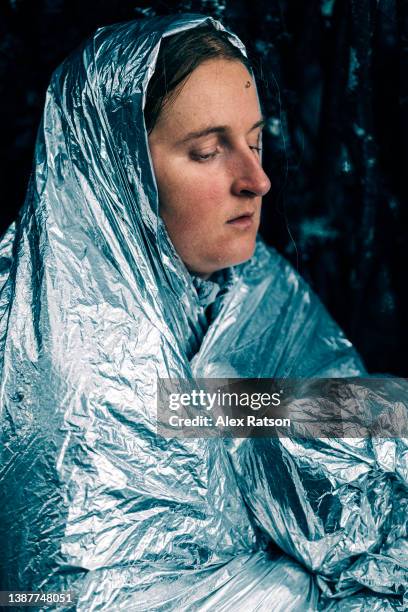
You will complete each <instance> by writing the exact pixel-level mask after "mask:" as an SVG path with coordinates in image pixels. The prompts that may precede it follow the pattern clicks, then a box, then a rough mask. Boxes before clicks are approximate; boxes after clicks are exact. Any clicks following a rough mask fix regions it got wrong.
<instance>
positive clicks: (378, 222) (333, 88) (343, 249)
mask: <svg viewBox="0 0 408 612" xmlns="http://www.w3.org/2000/svg"><path fill="white" fill-rule="evenodd" d="M174 12H200V13H205V14H209V15H212V16H214V17H217V18H218V19H221V20H222V21H223V23H224V24H225V25H226V26H228V27H230V28H231V29H232V30H233V31H235V32H237V33H238V35H239V36H240V37H241V38H242V39H243V41H244V42H245V43H246V44H247V47H248V50H249V53H250V55H251V58H252V59H253V62H254V64H255V66H256V72H257V78H258V83H259V87H260V91H261V96H262V99H263V106H264V113H265V116H266V118H267V129H266V133H265V138H264V164H265V168H266V170H267V172H268V174H269V176H270V177H271V179H272V189H271V192H270V194H269V195H268V196H267V197H266V198H265V203H264V213H263V223H262V234H263V236H264V238H265V239H266V240H267V241H268V242H269V243H271V244H273V245H275V246H276V247H277V248H278V249H279V250H280V251H281V252H282V253H284V254H285V255H286V256H287V257H288V258H289V259H290V260H291V261H292V263H293V264H294V265H295V266H296V267H297V268H298V270H299V271H300V272H301V274H302V275H303V276H304V277H305V278H306V279H307V280H308V281H309V282H310V283H311V284H312V286H313V287H314V289H315V290H316V291H317V292H318V293H319V295H320V296H321V298H322V300H323V301H324V302H325V304H326V305H327V307H328V308H329V310H330V312H331V313H332V314H333V316H334V317H335V319H336V320H337V321H338V322H339V323H340V325H341V326H342V327H343V328H344V330H345V332H346V334H347V335H348V337H349V338H350V339H351V340H352V341H353V342H354V343H355V345H356V347H357V348H358V350H359V351H360V352H361V354H362V356H363V358H364V359H365V361H366V364H367V366H368V367H369V369H370V370H371V371H377V372H380V371H381V372H390V373H394V374H397V375H403V376H406V375H407V374H408V366H407V365H406V364H405V359H404V356H405V346H406V345H407V340H408V338H407V325H406V320H405V314H404V313H406V312H408V308H407V306H408V303H407V298H408V293H407V289H406V280H405V274H404V270H403V261H404V258H405V255H406V251H405V248H406V247H405V236H406V233H407V229H408V223H407V214H408V213H407V206H406V203H407V191H408V187H407V182H406V180H405V172H406V167H407V166H406V163H407V157H408V152H407V149H408V138H407V136H408V134H407V130H408V78H407V77H408V3H407V2H405V1H404V2H402V1H401V2H399V0H307V1H306V2H297V1H296V0H256V2H250V1H249V0H184V1H180V2H172V3H170V2H164V1H159V0H158V1H153V0H152V1H151V2H138V1H136V2H133V1H132V2H131V1H129V0H120V1H119V0H98V1H95V0H89V1H84V0H82V1H81V2H79V1H78V0H8V2H7V1H6V2H5V1H4V0H3V4H2V5H1V7H0V93H1V95H0V106H1V125H2V138H1V148H0V156H1V159H0V168H1V172H2V181H1V185H2V199H3V204H2V219H1V221H2V228H1V229H2V230H4V229H5V227H6V225H7V224H8V223H9V222H10V221H11V220H12V219H13V218H14V217H15V214H16V210H17V209H18V208H19V207H20V205H21V202H22V201H23V198H24V192H25V188H26V184H27V179H28V175H29V171H30V165H31V158H32V152H33V147H34V141H35V133H36V129H37V126H38V122H39V119H40V115H41V111H42V107H43V103H44V96H45V90H46V87H47V84H48V81H49V78H50V75H51V72H52V70H53V69H54V68H55V67H56V66H57V65H58V64H59V63H60V62H61V61H62V60H63V59H64V57H65V56H66V55H67V54H68V53H69V52H70V51H71V50H72V49H73V48H75V47H76V46H77V45H78V44H79V43H80V42H81V41H82V39H83V38H85V37H86V36H88V35H89V34H91V33H92V32H93V31H94V30H95V29H96V28H97V27H100V26H102V25H107V24H109V23H114V22H117V21H124V20H128V19H133V18H136V17H138V18H143V17H144V16H149V15H153V14H159V15H162V14H168V13H174Z"/></svg>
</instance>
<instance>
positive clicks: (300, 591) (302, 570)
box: [0, 15, 398, 611]
mask: <svg viewBox="0 0 408 612" xmlns="http://www.w3.org/2000/svg"><path fill="white" fill-rule="evenodd" d="M206 22H207V23H212V24H213V25H214V27H215V28H222V25H221V24H220V23H218V22H216V21H214V20H212V19H210V18H208V17H203V16H196V15H178V16H173V17H167V18H154V19H146V20H142V21H134V22H130V23H124V24H118V25H113V26H109V27H106V28H101V29H99V30H98V31H97V32H96V33H95V35H94V36H93V37H92V38H91V39H90V40H89V41H87V42H86V43H85V44H84V45H83V46H82V47H81V48H80V49H79V50H78V51H76V52H75V53H74V54H73V55H72V56H71V57H70V58H69V59H68V60H67V61H66V62H64V63H63V64H62V66H61V67H60V68H58V69H57V70H56V72H55V73H54V75H53V77H52V81H51V84H50V86H49V89H48V91H47V97H46V104H45V110H44V116H43V120H42V123H41V126H40V130H39V134H38V140H37V145H36V151H35V162H34V171H33V175H32V179H31V182H30V185H29V189H28V194H27V199H26V202H25V205H24V207H23V209H22V212H21V214H20V216H19V219H18V221H17V223H16V224H15V226H14V225H13V226H12V227H11V228H10V230H9V231H8V232H7V233H6V235H5V236H4V237H3V240H2V242H1V245H0V263H1V268H0V281H1V284H0V291H1V293H0V358H1V362H0V367H1V387H0V392H1V405H0V406H1V436H2V440H1V442H2V444H1V447H0V448H1V451H0V452H1V471H0V482H1V486H2V499H3V500H4V502H3V503H2V509H1V520H0V532H1V533H0V535H1V539H2V543H3V550H2V555H1V557H0V570H1V575H2V582H1V585H2V588H3V589H4V590H24V591H28V590H32V591H34V590H38V589H41V590H43V591H65V590H68V589H70V590H72V592H73V593H74V594H75V596H76V597H77V598H78V603H77V604H76V606H75V607H76V609H78V610H87V611H89V610H105V609H106V610H111V609H115V610H116V609H117V610H120V609H123V610H132V609H134V610H156V609H157V610H165V609H166V610H169V609H177V610H181V609H189V610H190V609H203V610H205V609H208V610H213V609H217V610H228V609H234V610H239V609H242V610H250V609H255V608H256V609H259V610H268V609H271V607H273V609H274V610H280V609H281V610H285V611H287V610H298V609H316V606H317V601H318V598H319V597H320V594H321V591H322V590H325V594H326V596H332V595H334V596H336V595H337V594H338V592H337V591H338V589H337V591H336V584H337V583H336V580H337V582H339V580H340V573H341V571H342V570H348V571H349V573H348V574H347V576H346V575H344V574H343V577H342V578H343V583H344V585H345V587H344V588H345V592H347V594H350V592H353V590H354V591H355V590H358V589H359V588H360V587H361V580H360V583H359V582H358V579H357V578H356V577H355V576H354V577H353V574H352V572H351V570H350V567H351V561H350V560H354V557H355V550H356V547H355V540H356V539H360V540H361V539H364V534H363V533H362V532H361V530H360V531H359V530H357V531H356V535H355V538H354V540H353V536H352V535H350V537H349V539H348V540H347V539H346V540H345V541H346V544H345V545H344V547H343V549H342V554H341V555H340V554H338V550H337V549H336V547H335V545H338V542H339V538H337V539H336V541H335V542H334V543H333V538H330V537H324V536H325V535H327V534H326V526H325V525H322V523H321V520H322V519H321V517H320V515H319V510H318V503H317V501H316V504H317V506H316V507H315V506H310V507H309V511H310V512H311V513H312V516H314V515H313V513H316V517H317V518H316V521H318V522H319V521H320V522H319V525H320V531H319V530H316V529H315V531H313V532H310V533H309V532H308V530H306V529H305V528H304V525H303V524H302V521H301V519H300V518H299V508H300V507H301V508H304V507H305V503H306V501H305V500H307V498H308V495H309V494H310V491H309V490H308V482H310V483H312V484H311V486H314V485H313V478H311V479H309V481H308V480H307V478H303V481H302V482H303V486H302V487H297V485H296V484H294V483H295V482H297V481H295V480H293V481H291V480H290V478H289V480H288V475H287V474H286V473H285V474H283V472H282V473H278V472H277V471H276V470H275V472H274V471H273V470H274V462H281V463H282V462H285V461H286V464H287V465H289V464H290V461H292V462H294V463H295V464H296V462H298V464H299V470H305V472H306V473H307V471H308V470H310V473H313V474H315V473H316V467H315V464H316V465H319V466H322V465H323V466H324V465H326V464H329V465H330V466H331V467H333V462H334V461H335V459H333V457H337V458H338V465H339V466H341V465H343V463H344V462H347V461H348V460H350V461H352V462H354V463H353V465H354V464H355V463H356V462H357V463H358V462H359V461H360V462H361V463H362V464H363V465H365V466H366V465H374V463H375V458H374V459H373V458H371V456H370V461H368V459H367V457H366V455H364V453H362V452H360V454H358V453H356V452H355V450H353V449H351V450H350V448H351V447H350V448H349V447H347V445H346V448H344V447H341V445H338V446H337V448H336V453H335V454H334V455H333V448H332V447H331V446H330V444H329V443H327V445H326V446H325V447H324V448H323V449H322V448H320V447H319V452H317V451H316V452H313V449H312V450H311V449H310V448H308V449H307V452H308V462H301V458H302V456H303V453H304V452H305V449H304V448H302V447H300V446H296V445H295V444H292V445H290V444H289V443H287V444H286V446H285V445H284V444H283V445H280V443H278V442H275V443H274V444H275V446H274V447H273V449H272V450H270V449H268V447H267V444H266V446H265V447H264V448H262V449H261V452H259V453H256V459H257V460H256V461H254V460H253V456H252V454H251V453H252V452H255V451H256V446H255V445H254V444H253V442H252V441H251V440H247V441H244V443H242V444H239V445H238V444H237V445H234V444H232V445H227V444H225V443H224V441H223V440H216V439H213V440H203V439H185V440H181V439H173V440H167V439H163V438H160V437H159V436H157V435H156V381H157V378H158V377H159V376H162V377H189V376H191V375H192V374H193V375H195V376H201V377H202V376H209V377H211V376H214V377H215V376H231V375H235V376H241V377H271V376H289V375H296V376H355V375H359V374H361V373H362V372H363V367H362V365H361V363H360V361H359V359H358V356H357V355H356V353H355V352H354V350H353V348H352V346H351V345H350V343H349V342H348V341H347V340H346V339H345V338H344V336H343V334H342V333H341V331H340V330H339V329H338V327H337V326H336V325H335V323H334V322H333V321H332V320H331V319H330V317H329V316H328V315H327V313H326V311H325V310H324V308H323V307H322V305H321V304H320V302H319V301H318V300H317V298H316V297H315V296H314V295H313V293H312V292H311V291H310V289H309V288H308V287H307V285H306V284H305V283H304V282H303V281H302V279H301V278H300V277H299V276H298V275H297V274H296V273H295V272H294V271H293V269H292V268H291V267H290V266H289V265H288V264H287V263H286V262H285V261H284V260H283V259H282V258H281V257H280V256H279V255H278V254H277V253H276V252H275V251H274V250H273V249H269V248H267V247H266V246H265V245H264V244H263V243H262V242H261V241H259V242H258V244H257V249H256V252H255V255H254V257H253V258H252V259H251V260H250V261H249V262H247V263H245V264H243V265H241V266H238V267H236V268H234V270H233V274H232V276H231V282H229V283H228V290H227V291H226V293H225V295H224V296H223V299H222V301H221V302H220V303H219V304H218V305H217V308H216V309H215V311H214V318H213V320H212V323H211V325H210V327H209V329H208V331H207V333H206V334H205V337H204V340H203V342H202V344H200V342H199V339H200V333H201V332H200V329H199V326H200V320H201V318H202V315H203V308H204V306H205V305H204V306H203V304H201V303H200V297H199V292H197V289H196V287H195V283H194V282H193V279H192V277H191V276H190V274H189V273H188V272H187V270H186V268H185V266H184V265H183V263H182V262H181V261H180V259H179V257H178V256H177V254H176V253H175V251H174V248H173V246H172V244H171V242H170V240H169V238H168V235H167V233H166V231H165V228H164V226H163V223H162V222H161V219H160V217H159V216H158V203H157V189H156V184H155V178H154V175H153V171H152V164H151V160H150V155H149V149H148V143H147V135H146V130H145V127H144V121H143V113H142V111H143V102H144V96H145V91H146V86H147V83H148V80H149V77H150V76H151V74H152V73H153V71H154V67H155V60H156V57H157V54H158V50H159V46H160V41H161V40H162V39H163V37H165V36H168V35H171V34H173V33H177V32H179V31H181V30H183V29H187V28H193V27H197V26H199V25H200V24H203V23H206ZM231 39H232V42H233V43H234V44H236V45H237V46H238V47H239V48H241V50H242V51H243V52H244V49H243V46H242V44H241V42H240V41H239V40H238V39H237V38H236V37H235V36H234V35H232V34H231ZM276 445H277V446H276ZM312 446H313V445H312ZM254 449H255V450H254ZM367 452H368V451H367ZM329 457H330V458H331V462H329V461H328V458H329ZM246 461H248V463H246ZM370 462H371V463H370ZM322 469H324V468H322ZM367 469H368V468H367ZM366 472H367V470H366V471H365V472H364V473H366ZM272 473H273V474H275V476H274V486H273V487H272V486H271V484H270V481H269V476H268V477H267V476H266V475H270V474H272ZM342 474H343V477H344V471H343V472H342ZM292 475H293V478H294V479H295V472H294V471H293V472H292ZM360 475H361V470H360V471H359V470H355V471H350V477H349V480H350V483H351V484H350V487H351V488H352V487H353V486H354V485H356V486H359V484H360V483H359V480H358V479H359V478H360ZM374 480H375V479H374ZM369 482H371V481H369ZM375 482H376V483H377V481H375ZM321 483H323V485H324V486H323V485H322V486H323V488H325V489H324V490H322V487H320V489H319V490H320V494H321V495H322V496H324V495H326V494H327V493H328V492H331V493H332V494H333V495H334V493H333V491H334V489H335V485H336V482H335V480H330V479H328V478H326V479H325V480H324V481H323V480H322V481H321ZM321 483H320V484H321ZM287 485H288V486H289V489H287V488H285V487H287ZM293 486H294V487H295V488H296V495H295V494H292V487H293ZM364 486H365V485H364ZM373 486H374V485H373ZM375 486H376V488H374V489H370V487H369V484H368V485H367V486H366V489H364V487H362V490H363V491H365V493H364V494H362V495H361V503H359V502H358V500H355V499H354V498H353V500H354V506H353V512H354V515H353V516H355V517H357V518H356V520H357V519H359V518H360V519H361V521H360V522H361V524H363V522H364V516H365V515H366V514H367V512H368V510H367V508H368V507H369V512H370V513H371V514H372V513H375V512H377V514H379V513H382V512H384V504H385V505H386V504H388V503H389V499H390V496H389V495H388V494H387V496H386V497H384V503H383V505H382V506H381V505H380V506H378V507H376V506H375V501H373V495H372V491H373V490H374V491H375V492H376V491H378V483H377V484H376V485H375ZM254 487H255V489H256V490H254ZM286 490H290V491H291V495H290V500H291V503H292V504H293V505H294V507H293V509H291V507H290V504H289V501H288V500H289V497H288V496H287V495H286V493H285V491H286ZM349 500H350V496H349V497H347V496H345V497H344V505H343V501H342V499H341V498H338V499H337V505H335V504H334V505H333V509H332V513H334V514H335V513H336V512H337V513H338V514H339V516H341V513H342V511H343V510H344V508H345V507H346V506H347V503H348V501H349ZM367 504H368V506H367ZM371 514H370V516H371ZM336 516H337V515H336ZM333 520H334V519H333V516H331V518H330V521H329V523H330V524H329V526H328V527H327V529H329V528H330V529H331V530H333ZM274 521H275V522H274ZM335 523H336V528H337V530H338V532H339V533H340V534H341V532H342V529H343V530H344V529H345V528H346V527H347V525H346V527H344V525H343V524H342V521H341V520H338V521H337V522H336V521H335ZM378 524H379V525H380V526H381V525H382V524H383V523H381V521H378ZM396 524H398V516H397V518H396ZM347 528H348V527H347ZM374 528H375V521H374V526H373V530H374ZM330 529H329V530H330ZM378 533H379V535H378V538H380V537H383V532H382V531H381V529H380V528H379V531H378ZM318 536H319V537H318ZM320 536H321V537H320ZM339 537H340V536H339ZM285 538H286V540H285ZM313 539H314V540H315V541H316V544H315V548H316V550H317V549H319V548H320V553H319V554H320V557H319V558H321V559H322V563H323V561H324V560H327V558H330V559H331V560H333V562H331V563H326V565H327V566H328V568H329V569H327V567H325V568H324V571H325V572H326V574H325V573H324V572H323V577H322V578H321V580H323V586H322V585H321V584H319V577H317V578H316V577H315V576H314V575H313V574H312V573H311V571H312V572H316V571H317V572H318V571H319V567H318V563H317V562H316V561H315V560H314V561H313V562H311V561H310V557H311V555H312V552H313V551H312V552H311V548H312V547H311V545H309V542H310V541H311V540H313ZM274 542H275V543H276V544H278V546H279V547H280V550H279V549H278V548H275V547H274ZM371 542H372V539H371V540H370V543H371ZM369 545H370V544H368V545H367V546H368V547H369ZM345 549H346V550H345ZM357 550H358V551H359V552H361V551H364V550H365V549H364V546H363V545H362V546H360V548H357ZM282 551H285V552H282ZM331 551H332V555H331ZM286 553H288V554H289V555H290V556H287V554H286ZM337 554H338V566H337V569H336V562H335V561H336V555H337ZM330 555H331V556H330ZM291 557H292V558H291ZM361 567H363V566H361ZM361 567H360V569H361ZM361 571H362V570H361ZM384 571H385V570H384ZM391 573H392V571H391V570H390V572H389V574H388V575H391ZM327 575H328V577H329V578H330V580H331V582H330V583H326V582H324V580H325V578H326V577H327ZM385 575H386V572H385V573H384V576H385ZM384 581H385V578H384V580H383V582H384ZM340 582H341V580H340ZM389 582H392V580H391V579H390V580H389ZM343 583H342V584H343ZM380 583H381V580H380ZM381 584H382V583H381ZM356 585H357V586H356ZM359 585H360V586H359ZM394 586H395V585H394ZM380 587H381V585H380ZM387 588H388V590H387ZM387 588H386V587H385V586H384V587H383V588H382V590H381V588H380V592H383V593H391V594H393V593H394V592H395V588H394V591H393V587H392V586H390V585H388V587H387ZM370 605H371V608H370V609H373V605H372V602H371V603H370ZM361 609H362V608H361Z"/></svg>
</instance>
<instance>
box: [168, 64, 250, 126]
mask: <svg viewBox="0 0 408 612" xmlns="http://www.w3.org/2000/svg"><path fill="white" fill-rule="evenodd" d="M259 118H260V108H259V101H258V95H257V91H256V86H255V83H254V80H253V78H252V76H251V75H250V74H249V72H248V70H247V68H246V67H245V66H244V65H243V64H242V63H241V62H239V61H228V60H223V59H215V60H209V61H207V62H204V63H203V64H200V66H198V67H197V68H196V69H195V70H194V71H193V72H192V73H191V74H190V75H189V77H188V78H187V79H186V81H185V82H184V83H183V84H182V87H181V88H180V90H179V91H178V92H177V94H176V96H175V98H174V99H173V100H172V101H171V103H170V104H169V105H168V106H167V108H166V110H165V112H164V113H163V114H162V117H161V120H159V122H161V123H162V127H166V129H168V130H171V132H173V133H174V134H175V135H178V136H179V135H182V134H183V133H185V132H188V131H190V130H198V129H200V127H202V125H203V123H205V124H211V123H214V124H218V125H221V124H222V125H226V126H230V127H231V128H232V129H234V128H235V127H236V128H238V127H241V128H242V129H245V128H246V129H248V127H249V126H251V125H253V124H254V123H255V122H256V121H257V120H258V119H259Z"/></svg>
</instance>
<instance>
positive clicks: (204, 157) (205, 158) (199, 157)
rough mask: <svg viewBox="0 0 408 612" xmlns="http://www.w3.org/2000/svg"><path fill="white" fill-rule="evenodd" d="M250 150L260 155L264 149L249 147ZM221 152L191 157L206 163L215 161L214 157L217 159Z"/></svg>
mask: <svg viewBox="0 0 408 612" xmlns="http://www.w3.org/2000/svg"><path fill="white" fill-rule="evenodd" d="M249 148H250V149H252V151H257V152H258V153H261V151H262V147H254V146H253V147H249ZM218 153H219V150H216V151H213V152H212V153H206V154H205V155H200V154H199V153H192V154H191V157H192V158H193V160H194V161H197V162H206V161H209V160H210V159H213V158H214V157H216V155H218Z"/></svg>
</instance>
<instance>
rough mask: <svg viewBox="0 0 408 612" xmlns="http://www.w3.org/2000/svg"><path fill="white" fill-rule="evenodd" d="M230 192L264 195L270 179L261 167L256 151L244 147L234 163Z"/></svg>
mask: <svg viewBox="0 0 408 612" xmlns="http://www.w3.org/2000/svg"><path fill="white" fill-rule="evenodd" d="M233 171H234V179H233V183H232V192H233V193H234V195H238V196H241V197H242V196H246V197H248V196H250V197H251V196H252V197H255V196H261V197H262V196H264V195H266V194H267V193H268V191H269V190H270V188H271V181H270V180H269V177H268V176H267V174H265V171H264V169H263V168H262V164H261V161H260V159H259V157H258V155H257V153H256V152H254V151H253V150H252V149H248V148H246V150H245V151H243V152H242V154H241V155H240V158H239V160H236V165H234V169H233Z"/></svg>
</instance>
